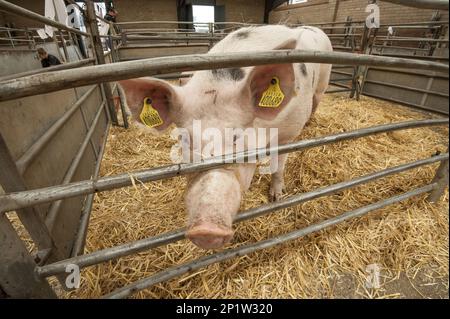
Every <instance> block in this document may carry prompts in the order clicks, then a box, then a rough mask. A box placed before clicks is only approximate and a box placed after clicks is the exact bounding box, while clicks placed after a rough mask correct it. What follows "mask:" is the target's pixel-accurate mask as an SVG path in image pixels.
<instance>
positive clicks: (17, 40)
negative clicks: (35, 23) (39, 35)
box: [0, 38, 33, 42]
mask: <svg viewBox="0 0 450 319" xmlns="http://www.w3.org/2000/svg"><path fill="white" fill-rule="evenodd" d="M0 41H15V42H33V40H25V39H19V38H0Z"/></svg>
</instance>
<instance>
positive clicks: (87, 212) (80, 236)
mask: <svg viewBox="0 0 450 319" xmlns="http://www.w3.org/2000/svg"><path fill="white" fill-rule="evenodd" d="M110 127H111V125H110V124H108V125H107V126H106V130H105V133H104V134H103V136H104V137H103V143H102V145H101V148H100V152H99V155H98V157H97V163H95V168H94V175H93V177H92V179H97V178H98V175H99V172H100V166H101V163H102V158H103V154H104V153H105V149H106V142H107V140H108V133H109V130H110ZM94 197H95V194H89V195H88V196H87V197H86V200H85V202H84V207H83V211H82V212H81V216H80V224H79V226H78V231H77V234H76V237H75V241H74V244H73V247H72V253H71V257H75V256H78V254H81V253H82V251H83V248H84V245H85V243H86V234H87V230H88V226H89V220H90V217H91V211H92V205H93V204H94Z"/></svg>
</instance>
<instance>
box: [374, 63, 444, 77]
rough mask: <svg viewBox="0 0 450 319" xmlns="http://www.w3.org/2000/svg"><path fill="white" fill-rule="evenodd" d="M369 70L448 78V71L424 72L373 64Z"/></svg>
mask: <svg viewBox="0 0 450 319" xmlns="http://www.w3.org/2000/svg"><path fill="white" fill-rule="evenodd" d="M369 70H378V71H388V72H392V73H401V74H409V75H411V74H414V75H420V76H423V77H427V78H438V79H444V80H448V73H447V74H444V73H436V72H431V73H424V72H420V71H415V70H406V69H395V68H384V67H374V66H371V67H370V68H369Z"/></svg>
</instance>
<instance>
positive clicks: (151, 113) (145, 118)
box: [139, 97, 164, 127]
mask: <svg viewBox="0 0 450 319" xmlns="http://www.w3.org/2000/svg"><path fill="white" fill-rule="evenodd" d="M139 117H140V118H141V121H142V123H144V124H145V125H147V126H148V127H155V126H160V125H162V124H163V123H164V121H163V120H162V118H161V116H159V113H158V111H157V110H155V109H154V108H153V106H152V99H151V98H149V97H146V98H145V99H144V106H143V107H142V112H141V114H140V115H139Z"/></svg>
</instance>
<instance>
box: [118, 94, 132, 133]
mask: <svg viewBox="0 0 450 319" xmlns="http://www.w3.org/2000/svg"><path fill="white" fill-rule="evenodd" d="M116 88H117V94H118V95H119V103H120V111H121V112H122V119H123V127H124V128H126V129H127V128H128V127H130V125H129V123H128V116H127V111H126V110H125V99H124V96H123V94H122V91H121V90H120V88H119V86H117V87H116Z"/></svg>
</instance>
